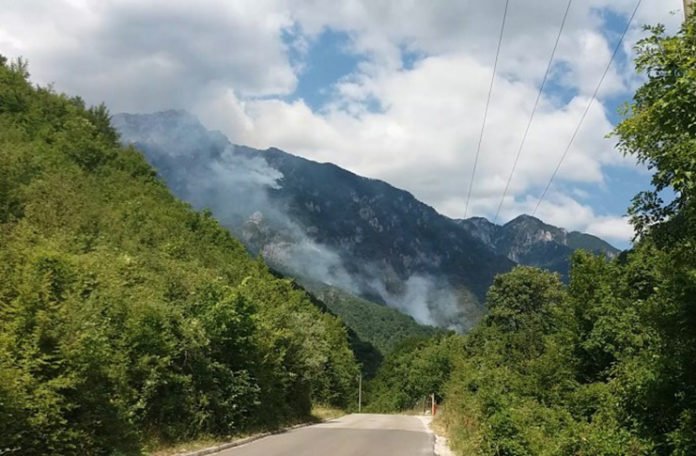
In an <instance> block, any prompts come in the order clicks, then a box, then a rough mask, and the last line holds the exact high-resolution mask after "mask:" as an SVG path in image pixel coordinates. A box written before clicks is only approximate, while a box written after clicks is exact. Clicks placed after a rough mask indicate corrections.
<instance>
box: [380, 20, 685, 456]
mask: <svg viewBox="0 0 696 456" xmlns="http://www.w3.org/2000/svg"><path fill="white" fill-rule="evenodd" d="M651 31H652V35H651V36H650V37H649V38H647V39H645V40H643V41H641V42H640V43H639V44H638V46H637V48H636V52H637V58H636V64H637V69H638V70H639V71H640V72H641V73H642V74H643V75H645V77H646V82H645V84H644V85H643V86H642V87H641V88H640V89H639V90H638V91H637V93H636V95H635V98H634V102H633V103H632V104H631V105H630V106H627V108H626V111H625V112H624V115H625V116H624V120H623V121H622V122H621V123H620V124H619V126H618V127H617V128H616V131H615V132H614V135H615V137H616V138H617V139H618V141H619V148H620V149H621V151H622V152H624V153H625V154H628V155H631V156H634V157H636V158H637V159H638V160H639V161H640V162H641V163H643V164H645V165H647V166H648V167H649V169H650V170H651V171H652V173H653V179H652V184H653V188H652V189H650V190H648V191H646V192H643V193H641V194H639V195H637V196H636V197H635V199H634V201H633V204H632V206H631V208H630V210H629V214H630V215H631V217H632V223H633V226H634V227H635V229H636V233H637V239H636V242H635V244H634V247H633V248H632V249H631V250H630V251H628V252H625V253H623V254H622V255H620V256H619V257H618V258H617V259H615V260H613V261H609V260H607V259H605V258H602V257H596V256H592V255H590V254H588V253H584V252H578V253H577V254H576V255H575V256H574V258H573V261H572V270H571V274H570V281H569V284H568V285H567V286H565V285H563V284H562V283H561V281H560V280H559V277H558V276H556V275H554V274H551V273H547V272H543V271H540V270H536V269H532V268H526V267H518V268H516V269H515V270H513V271H512V272H510V273H508V274H505V275H501V276H499V277H498V278H497V279H496V280H495V283H494V284H493V286H492V287H491V288H490V290H489V292H488V295H487V306H488V311H489V312H488V315H487V316H486V317H485V318H484V319H483V321H482V322H481V323H480V324H479V325H478V326H477V327H476V328H475V329H474V330H473V331H472V332H471V333H470V334H468V335H466V336H452V337H450V338H444V339H443V338H435V339H430V340H426V341H418V342H414V345H413V346H411V347H408V346H404V347H403V349H402V350H397V351H396V352H395V353H394V354H393V355H392V356H390V357H387V359H385V362H384V364H383V367H382V369H381V370H380V371H379V372H378V374H377V377H376V379H375V381H374V382H373V384H372V385H371V386H370V391H371V393H372V394H371V395H370V397H369V399H370V401H371V402H370V403H371V406H373V407H375V408H376V409H391V410H400V409H405V408H410V407H411V404H412V402H413V401H417V400H419V399H420V398H421V397H423V396H425V395H427V394H429V393H431V392H435V393H437V394H438V395H439V396H441V397H442V398H443V399H444V412H443V414H442V416H441V418H440V422H441V423H442V424H443V425H444V426H445V427H446V428H447V430H448V434H449V436H450V441H451V442H452V444H453V445H454V447H455V448H456V450H457V452H458V453H459V454H462V455H464V454H466V455H474V454H478V455H506V456H526V455H593V456H596V455H607V456H609V455H680V456H686V455H693V454H696V200H695V198H696V20H694V19H691V21H690V22H687V23H686V24H685V25H684V27H683V29H682V30H681V32H680V33H679V34H678V35H676V36H673V37H669V36H665V35H664V31H663V29H662V28H661V27H655V28H652V29H651ZM663 199H664V200H665V201H663Z"/></svg>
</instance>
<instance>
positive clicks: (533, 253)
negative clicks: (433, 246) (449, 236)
mask: <svg viewBox="0 0 696 456" xmlns="http://www.w3.org/2000/svg"><path fill="white" fill-rule="evenodd" d="M456 222H457V223H458V224H459V225H460V226H462V227H463V228H464V229H465V230H466V231H467V232H468V233H469V234H471V235H472V236H474V237H476V238H478V239H480V240H481V241H482V242H484V243H485V244H486V245H487V246H488V247H489V248H490V249H491V250H492V251H494V252H496V253H497V254H499V255H504V256H506V257H507V258H509V259H510V260H512V261H514V262H516V263H519V264H524V265H529V266H537V267H540V268H544V269H549V270H552V271H555V272H558V273H560V274H561V275H562V276H563V277H567V275H568V271H569V267H570V264H569V260H570V256H571V254H572V253H573V252H574V251H575V250H578V249H583V250H588V251H590V252H593V253H596V254H601V255H606V256H607V257H608V258H614V257H615V256H616V255H618V254H619V252H620V250H619V249H617V248H615V247H613V246H612V245H611V244H609V243H608V242H606V241H604V240H602V239H600V238H598V237H596V236H592V235H591V234H586V233H580V232H578V231H571V232H568V231H566V230H564V229H563V228H558V227H556V226H553V225H549V224H546V223H544V222H542V221H541V220H539V219H538V218H535V217H532V216H530V215H520V216H519V217H517V218H515V219H513V220H511V221H509V222H508V223H506V224H504V225H496V224H494V223H491V222H490V221H488V220H487V219H485V218H483V217H472V218H469V219H466V220H456Z"/></svg>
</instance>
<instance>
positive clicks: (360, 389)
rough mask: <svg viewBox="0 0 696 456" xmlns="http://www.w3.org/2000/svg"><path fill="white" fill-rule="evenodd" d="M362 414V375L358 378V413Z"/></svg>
mask: <svg viewBox="0 0 696 456" xmlns="http://www.w3.org/2000/svg"><path fill="white" fill-rule="evenodd" d="M361 412H362V374H360V376H359V377H358V413H361Z"/></svg>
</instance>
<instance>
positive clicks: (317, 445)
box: [218, 414, 434, 456]
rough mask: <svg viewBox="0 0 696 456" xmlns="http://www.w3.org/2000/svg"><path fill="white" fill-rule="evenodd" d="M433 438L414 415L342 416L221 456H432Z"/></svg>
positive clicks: (265, 439) (223, 453) (227, 452)
mask: <svg viewBox="0 0 696 456" xmlns="http://www.w3.org/2000/svg"><path fill="white" fill-rule="evenodd" d="M433 454H434V453H433V436H432V434H431V433H430V432H428V430H427V429H426V426H425V424H424V423H423V421H422V420H421V419H420V418H418V417H416V416H401V415H367V414H355V415H348V416H344V417H343V418H338V419H335V420H331V421H327V422H325V423H321V424H317V425H314V426H308V427H304V428H299V429H295V430H292V431H288V432H285V433H282V434H277V435H272V436H270V437H266V438H264V439H261V440H257V441H255V442H251V443H249V444H246V445H242V446H239V447H236V448H231V449H229V450H225V451H223V452H221V453H218V455H220V456H322V455H327V456H378V455H379V456H390V455H399V456H433Z"/></svg>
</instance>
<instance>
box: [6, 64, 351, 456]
mask: <svg viewBox="0 0 696 456" xmlns="http://www.w3.org/2000/svg"><path fill="white" fill-rule="evenodd" d="M28 77H29V75H28V72H27V66H26V63H25V62H23V61H22V60H19V61H16V62H12V63H10V62H8V61H7V60H6V59H5V58H1V57H0V277H1V278H2V280H0V454H5V453H9V454H22V455H33V454H37V455H38V454H61V455H70V454H76V455H78V454H79V455H90V454H92V455H97V454H139V453H140V452H141V451H142V450H143V448H145V447H147V446H148V445H152V444H154V443H157V442H170V441H177V440H186V439H191V438H195V437H197V436H200V435H212V436H227V435H232V434H236V433H239V432H241V431H247V430H253V429H266V428H270V427H273V426H278V425H282V424H285V423H288V422H292V421H294V420H300V419H304V418H306V417H307V416H308V415H309V413H310V407H311V405H312V404H315V403H322V404H329V405H332V406H338V407H345V406H346V405H347V404H348V402H349V401H350V403H351V404H352V403H353V402H354V397H355V391H356V389H357V376H358V372H359V366H358V364H357V362H356V360H355V358H354V355H353V352H352V351H351V349H350V346H349V343H348V335H347V331H346V329H345V327H344V326H343V325H342V323H341V322H340V321H339V320H338V319H336V318H335V317H334V316H332V315H331V314H329V313H327V312H324V311H322V310H321V309H320V307H318V306H317V305H315V303H313V301H312V300H311V299H310V297H308V295H307V294H306V293H304V292H303V291H302V290H301V289H298V287H297V286H295V285H294V284H293V283H291V282H290V281H288V280H285V279H283V278H278V277H277V276H275V275H273V274H272V273H271V272H270V271H268V270H267V268H266V267H265V266H264V265H263V263H262V262H261V261H260V260H256V259H253V258H251V257H249V256H248V254H247V253H246V251H245V249H244V248H243V247H242V245H241V244H240V243H239V242H237V241H236V240H235V239H233V238H232V237H231V236H230V235H229V233H228V232H227V231H226V230H225V229H223V228H222V227H221V226H220V225H219V224H218V223H217V222H216V221H215V220H214V219H213V218H212V217H211V215H210V214H209V213H207V212H195V211H193V210H192V209H191V208H190V207H189V206H187V205H186V204H184V203H182V202H180V201H178V200H176V199H175V198H174V197H172V196H171V194H170V192H169V191H168V189H167V188H166V186H165V185H164V184H163V183H162V182H161V181H160V180H159V178H158V177H157V176H156V175H155V173H154V172H153V170H152V168H151V167H150V166H149V165H148V164H147V163H146V162H145V160H144V159H143V157H142V155H141V154H140V153H139V152H138V151H136V150H134V149H132V148H122V147H120V146H119V143H118V137H117V135H116V134H115V132H114V130H113V129H112V127H111V126H110V122H109V114H108V112H107V111H106V109H105V108H104V107H103V106H99V107H93V108H87V107H85V104H84V102H83V101H82V100H81V99H79V98H70V97H67V96H64V95H59V94H56V93H54V92H53V90H51V89H50V88H40V87H34V86H32V84H31V83H30V82H29V79H28Z"/></svg>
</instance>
